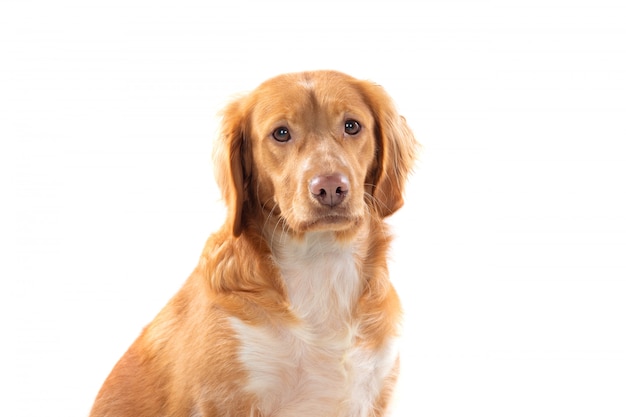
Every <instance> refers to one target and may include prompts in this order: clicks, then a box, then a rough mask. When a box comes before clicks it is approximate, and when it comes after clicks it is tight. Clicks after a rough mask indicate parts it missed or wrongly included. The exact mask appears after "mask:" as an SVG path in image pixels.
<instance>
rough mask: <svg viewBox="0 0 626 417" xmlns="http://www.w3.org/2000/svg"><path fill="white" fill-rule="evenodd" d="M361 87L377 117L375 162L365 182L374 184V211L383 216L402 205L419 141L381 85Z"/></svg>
mask: <svg viewBox="0 0 626 417" xmlns="http://www.w3.org/2000/svg"><path fill="white" fill-rule="evenodd" d="M363 89H364V92H365V96H366V99H367V100H368V104H369V106H370V108H371V109H372V112H373V113H374V118H375V120H376V141H377V144H376V145H377V150H376V161H375V163H374V166H373V167H372V169H371V171H370V176H369V179H368V182H369V183H370V184H373V191H372V196H373V202H374V208H375V210H376V211H377V212H378V214H379V215H380V216H381V217H386V216H389V215H391V214H393V213H394V212H395V211H396V210H398V209H399V208H400V207H402V205H403V204H404V199H403V197H402V194H403V192H404V184H405V182H406V179H407V176H408V175H409V173H410V172H411V168H412V166H413V163H414V162H415V160H416V158H417V153H418V149H419V144H418V143H417V141H416V140H415V137H414V136H413V132H412V131H411V129H410V128H409V126H408V125H407V123H406V120H405V119H404V117H402V116H400V115H399V114H398V112H397V110H396V107H395V105H394V104H393V101H392V100H391V97H389V95H388V94H387V93H386V92H385V90H383V88H382V87H381V86H379V85H376V84H373V83H370V82H364V83H363Z"/></svg>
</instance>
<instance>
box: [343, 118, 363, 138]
mask: <svg viewBox="0 0 626 417" xmlns="http://www.w3.org/2000/svg"><path fill="white" fill-rule="evenodd" d="M345 131H346V133H347V134H348V135H356V134H357V133H359V132H360V131H361V125H360V124H359V122H357V121H356V120H346V123H345Z"/></svg>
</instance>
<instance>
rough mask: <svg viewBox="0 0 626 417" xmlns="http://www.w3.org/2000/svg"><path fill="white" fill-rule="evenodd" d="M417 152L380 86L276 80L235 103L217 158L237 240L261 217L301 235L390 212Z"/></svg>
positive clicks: (331, 75) (339, 78)
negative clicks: (249, 220) (277, 221)
mask: <svg viewBox="0 0 626 417" xmlns="http://www.w3.org/2000/svg"><path fill="white" fill-rule="evenodd" d="M416 151H417V142H416V141H415V139H414V137H413V134H412V132H411V130H410V129H409V127H408V126H407V124H406V122H405V120H404V118H403V117H402V116H400V115H398V113H397V111H396V109H395V106H394V105H393V102H392V100H391V99H390V97H389V96H388V95H387V93H386V92H385V91H384V90H383V89H382V87H380V86H378V85H375V84H373V83H370V82H368V81H360V80H357V79H355V78H352V77H350V76H348V75H345V74H342V73H339V72H334V71H315V72H304V73H296V74H285V75H281V76H278V77H275V78H272V79H270V80H268V81H266V82H264V83H263V84H261V85H260V86H259V87H258V88H257V89H255V90H254V91H252V92H251V93H250V94H248V95H246V96H244V97H242V98H240V99H238V100H235V101H233V102H232V103H230V104H229V105H228V106H227V107H226V108H225V109H224V111H223V119H222V127H221V133H220V137H219V140H218V142H217V146H216V149H215V154H214V158H215V170H216V176H217V180H218V183H219V185H220V187H221V189H222V194H223V197H224V199H225V201H226V204H227V207H228V213H229V214H228V221H229V223H230V224H231V225H232V230H233V234H234V235H235V236H238V235H239V234H240V233H241V231H242V229H243V227H245V224H246V222H247V217H251V216H252V215H254V214H257V213H259V212H262V213H264V214H263V215H264V216H265V217H266V218H267V217H268V216H269V217H272V218H277V219H280V222H282V225H281V226H280V227H282V228H283V229H286V230H289V231H291V232H293V233H295V234H302V233H305V232H308V231H314V230H335V231H342V230H348V229H350V228H353V227H354V226H355V225H356V224H358V223H360V222H361V221H362V220H363V218H364V216H366V215H373V216H379V217H381V218H382V217H386V216H389V215H391V214H392V213H394V212H395V211H396V210H398V209H399V208H400V207H401V206H402V204H403V199H402V193H403V189H404V183H405V180H406V177H407V175H408V173H409V171H410V169H411V166H412V164H413V161H414V159H415V157H416Z"/></svg>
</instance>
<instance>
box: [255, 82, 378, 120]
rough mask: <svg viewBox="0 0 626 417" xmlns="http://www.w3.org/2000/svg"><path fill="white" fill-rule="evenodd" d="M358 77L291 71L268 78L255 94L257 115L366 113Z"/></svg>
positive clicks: (264, 116) (270, 116)
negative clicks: (355, 78) (357, 81)
mask: <svg viewBox="0 0 626 417" xmlns="http://www.w3.org/2000/svg"><path fill="white" fill-rule="evenodd" d="M355 81H356V80H354V79H352V78H350V77H348V76H343V75H336V74H332V75H331V76H329V74H327V73H300V74H287V75H283V76H279V77H276V78H273V79H270V80H268V81H266V82H265V83H263V84H261V85H260V86H259V87H258V88H257V89H256V90H255V91H254V92H253V93H252V99H253V100H252V101H253V107H254V112H255V115H256V116H257V117H259V118H261V119H263V120H267V119H268V118H272V117H276V116H277V115H280V116H279V117H286V118H291V117H298V116H299V115H307V114H310V113H311V112H316V113H325V112H328V113H331V114H342V113H346V112H347V113H350V112H356V113H362V112H364V111H368V110H369V108H368V106H367V104H366V102H365V100H364V98H363V94H362V91H361V90H360V88H359V87H358V84H357V83H356V82H355Z"/></svg>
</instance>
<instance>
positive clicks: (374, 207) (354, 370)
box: [91, 71, 417, 417]
mask: <svg viewBox="0 0 626 417" xmlns="http://www.w3.org/2000/svg"><path fill="white" fill-rule="evenodd" d="M355 122H356V123H355ZM359 128H360V130H359ZM286 132H288V133H286ZM355 132H356V133H355ZM279 139H280V141H279ZM283 139H288V140H286V141H282V140H283ZM416 151H417V143H416V142H415V139H414V138H413V135H412V133H411V131H410V129H409V128H408V127H407V125H406V123H405V121H404V118H402V117H401V116H399V115H398V113H397V112H396V110H395V107H394V105H393V104H392V101H391V99H390V98H389V96H388V95H387V94H386V93H385V92H384V90H383V89H382V88H381V87H380V86H378V85H375V84H373V83H370V82H367V81H360V80H357V79H354V78H352V77H349V76H347V75H345V74H341V73H338V72H333V71H314V72H304V73H297V74H286V75H281V76H278V77H276V78H273V79H270V80H268V81H266V82H264V83H263V84H261V85H260V86H259V87H258V88H257V89H256V90H254V91H252V92H251V93H250V94H248V95H246V96H243V97H241V98H239V99H237V100H235V101H234V102H232V103H231V104H229V105H228V106H227V107H226V109H225V110H224V112H223V120H222V128H221V134H220V137H219V140H218V143H217V146H216V150H215V155H214V158H215V163H216V176H217V180H218V183H219V185H220V187H221V190H222V193H223V197H224V200H225V202H226V204H227V208H228V216H227V221H226V223H225V224H224V226H223V227H222V228H221V229H220V230H219V231H218V232H217V233H215V234H214V235H212V236H211V237H210V238H209V240H208V241H207V243H206V246H205V248H204V251H203V253H202V256H201V258H200V261H199V264H198V266H197V267H196V269H195V271H194V272H193V273H192V274H191V276H190V277H189V279H188V280H187V281H186V283H185V284H184V285H183V287H182V288H181V289H180V291H179V292H178V293H177V294H176V295H175V296H174V297H173V298H172V299H171V300H170V302H169V303H168V304H167V305H166V306H165V308H164V309H163V310H162V311H161V312H160V313H159V314H158V315H157V317H156V318H155V319H154V321H153V322H152V323H150V324H149V325H148V326H147V327H146V328H145V329H144V330H143V332H142V333H141V335H140V336H139V338H138V339H137V340H136V341H135V342H134V343H133V344H132V346H131V347H130V348H129V350H128V351H127V352H126V354H125V355H124V356H123V357H122V358H121V359H120V361H119V362H118V363H117V365H116V366H115V367H114V369H113V371H112V372H111V374H110V375H109V377H108V378H107V380H106V381H105V383H104V385H103V386H102V388H101V390H100V392H99V394H98V396H97V398H96V401H95V404H94V406H93V409H92V411H91V416H94V417H100V416H116V417H123V416H129V417H130V416H133V417H140V416H172V417H173V416H180V417H182V416H204V417H218V416H219V417H224V416H233V417H234V416H242V417H243V416H259V417H260V416H265V417H269V416H290V415H292V416H298V417H303V416H309V415H310V416H314V415H319V416H324V417H327V416H337V417H338V416H382V415H384V413H385V410H386V409H387V405H388V402H389V398H390V395H391V393H392V389H393V385H394V382H395V378H396V371H397V368H398V364H397V354H396V353H395V350H393V348H392V345H393V343H392V341H393V339H394V338H395V336H396V334H397V331H398V325H399V320H400V313H401V311H400V303H399V300H398V297H397V295H396V293H395V291H394V289H393V287H392V285H391V283H390V281H389V278H388V272H387V265H386V256H387V251H388V248H389V243H390V235H389V233H388V231H387V227H386V225H385V223H384V221H383V219H384V218H385V217H386V216H389V215H391V214H392V213H394V212H395V211H396V210H398V209H399V208H400V207H401V206H402V204H403V200H402V193H403V188H404V183H405V180H406V177H407V175H408V173H409V171H410V169H411V165H412V163H413V161H414V159H415V157H416ZM314 179H315V180H314ZM316 181H317V182H320V181H321V182H322V184H323V185H325V186H326V189H327V190H328V191H326V190H323V191H320V192H318V191H319V190H318V188H315V187H314V183H315V184H316V183H317V182H316ZM329 184H330V185H329ZM334 188H336V190H335V189H334ZM327 193H330V194H332V195H331V196H329V195H328V194H327ZM330 198H334V199H335V200H333V202H332V203H331V200H330ZM294 248H295V249H294ZM300 257H302V258H303V259H300ZM316 257H319V261H320V262H321V263H322V264H321V265H320V268H321V269H320V271H322V270H323V271H325V272H324V273H323V274H322V273H321V272H320V273H319V274H318V273H317V272H316V270H315V269H316V261H317V260H318V258H316ZM322 275H323V276H322ZM352 277H353V278H354V279H352ZM351 279H352V280H351ZM318 280H319V281H318ZM303 300H304V301H303ZM266 346H276V348H267V347H266ZM283 346H284V349H283ZM279 350H280V352H278V351H279ZM274 356H276V359H274ZM318 370H319V372H318ZM313 373H315V378H317V380H314V378H313V376H311V377H310V378H309V376H310V375H312V374H313ZM307 378H309V379H307ZM372 379H375V380H376V381H378V380H380V383H378V382H376V383H374V382H371V381H370V380H372ZM269 381H273V382H272V383H270V382H269ZM307 381H312V382H310V383H309V382H307ZM316 381H317V382H316ZM320 381H321V382H320ZM318 382H319V384H318V385H315V384H316V383H318ZM333 384H334V385H333ZM266 385H267V386H266ZM272 385H276V386H275V387H274V386H272ZM325 385H328V386H327V387H325ZM344 391H345V392H344ZM305 403H306V408H305V407H304V404H305ZM298 407H300V408H298ZM298 410H300V411H298Z"/></svg>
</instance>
